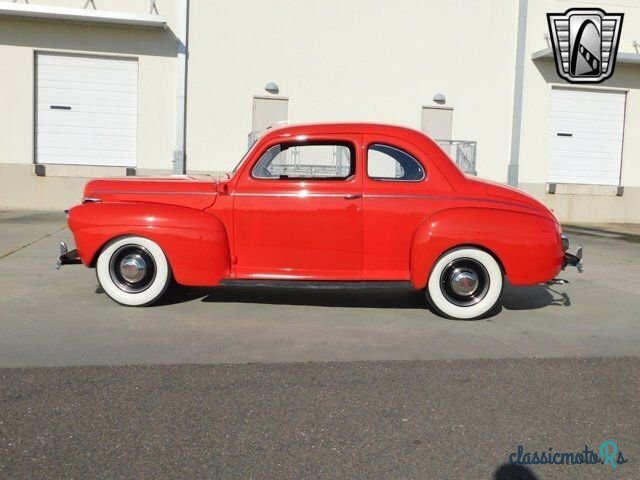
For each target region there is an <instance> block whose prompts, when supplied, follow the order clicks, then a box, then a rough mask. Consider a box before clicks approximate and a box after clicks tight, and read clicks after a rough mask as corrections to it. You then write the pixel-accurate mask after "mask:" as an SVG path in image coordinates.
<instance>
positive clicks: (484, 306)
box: [426, 247, 504, 320]
mask: <svg viewBox="0 0 640 480" xmlns="http://www.w3.org/2000/svg"><path fill="white" fill-rule="evenodd" d="M503 283H504V282H503V275H502V270H501V268H500V265H499V264H498V262H497V261H496V259H495V258H493V256H492V255H490V254H489V253H487V252H485V251H484V250H480V249H478V248H472V247H462V248H456V249H454V250H450V251H449V252H447V253H445V254H444V255H443V256H442V257H440V259H439V260H438V261H437V262H436V264H435V266H434V268H433V271H432V272H431V275H430V276H429V282H428V284H427V290H426V296H427V300H428V301H429V304H430V305H431V307H432V308H433V309H434V310H435V311H436V312H437V313H439V314H441V315H443V316H445V317H449V318H456V319H461V320H471V319H474V318H478V317H481V316H482V315H484V314H486V313H487V312H489V311H491V310H492V309H493V308H495V307H496V305H497V304H498V302H499V300H500V296H501V294H502V286H503Z"/></svg>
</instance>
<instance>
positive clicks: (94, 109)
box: [37, 102, 138, 117]
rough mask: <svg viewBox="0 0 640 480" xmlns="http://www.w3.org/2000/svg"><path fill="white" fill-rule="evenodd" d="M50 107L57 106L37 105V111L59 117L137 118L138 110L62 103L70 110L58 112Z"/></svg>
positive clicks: (49, 104) (112, 106) (113, 106)
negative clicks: (99, 116)
mask: <svg viewBox="0 0 640 480" xmlns="http://www.w3.org/2000/svg"><path fill="white" fill-rule="evenodd" d="M69 103H73V106H71V105H69ZM52 106H58V104H57V103H55V104H54V103H38V107H37V108H38V111H39V112H42V113H43V114H44V113H47V112H52V113H57V114H60V115H74V114H86V113H97V114H106V115H117V116H125V117H127V116H132V117H137V116H138V109H137V108H136V107H125V106H115V105H81V104H78V103H76V102H67V103H64V102H63V103H62V106H63V107H64V108H67V107H71V110H58V109H56V108H51V107H52Z"/></svg>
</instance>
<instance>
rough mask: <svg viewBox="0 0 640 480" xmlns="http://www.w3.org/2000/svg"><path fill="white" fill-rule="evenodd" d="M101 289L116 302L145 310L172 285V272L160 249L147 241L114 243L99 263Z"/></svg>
mask: <svg viewBox="0 0 640 480" xmlns="http://www.w3.org/2000/svg"><path fill="white" fill-rule="evenodd" d="M96 275H97V277H98V282H100V286H101V287H102V289H103V290H104V291H105V293H106V294H107V295H109V297H111V298H112V299H113V300H115V301H116V302H118V303H120V304H122V305H127V306H132V307H142V306H146V305H150V304H152V303H154V302H155V301H157V300H158V299H159V298H160V297H161V296H162V295H163V294H164V292H165V291H166V289H167V287H168V286H169V283H170V281H171V269H170V268H169V262H168V261H167V258H166V256H165V255H164V252H163V251H162V249H161V248H160V246H159V245H158V244H157V243H155V242H153V241H151V240H149V239H147V238H143V237H122V238H118V239H115V240H112V241H111V242H109V243H108V244H107V246H106V247H105V248H104V249H103V250H102V252H101V253H100V256H99V257H98V261H97V263H96Z"/></svg>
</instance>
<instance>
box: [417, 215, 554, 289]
mask: <svg viewBox="0 0 640 480" xmlns="http://www.w3.org/2000/svg"><path fill="white" fill-rule="evenodd" d="M459 246H474V247H477V248H481V249H483V250H486V251H487V252H489V253H491V254H492V255H493V256H494V257H495V258H496V260H498V263H500V264H501V266H502V269H503V271H504V272H505V275H506V276H507V278H508V279H509V282H510V283H511V284H513V285H533V284H536V283H543V282H547V281H549V280H551V279H553V278H554V277H555V276H556V275H557V274H558V272H559V271H560V269H561V268H562V259H563V251H562V245H561V240H560V234H559V231H558V227H557V225H556V224H555V222H553V221H552V220H551V219H549V218H546V217H543V216H539V215H535V214H529V213H522V212H514V211H510V210H501V209H490V208H454V209H448V210H442V211H439V212H437V213H435V214H434V215H432V216H430V217H428V218H427V219H426V220H425V221H424V222H423V223H422V224H421V225H420V226H419V227H418V229H417V230H416V233H415V235H414V238H413V242H412V245H411V257H410V269H411V282H412V283H413V285H414V287H416V288H423V287H425V286H426V285H427V281H428V278H429V275H430V274H431V270H432V268H433V266H434V264H435V263H436V262H437V260H438V258H439V257H440V256H441V255H443V254H444V253H445V252H447V251H448V250H451V249H452V248H455V247H459Z"/></svg>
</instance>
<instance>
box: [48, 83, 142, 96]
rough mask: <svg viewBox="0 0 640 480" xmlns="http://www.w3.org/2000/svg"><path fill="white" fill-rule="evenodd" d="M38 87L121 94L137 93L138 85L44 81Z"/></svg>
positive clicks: (64, 90)
mask: <svg viewBox="0 0 640 480" xmlns="http://www.w3.org/2000/svg"><path fill="white" fill-rule="evenodd" d="M38 87H44V88H52V89H58V90H61V91H63V92H69V90H70V89H71V90H81V91H82V90H84V91H87V92H96V93H102V92H119V93H134V94H135V93H137V91H138V90H137V86H136V85H123V84H118V83H115V82H112V83H109V82H101V83H91V82H77V81H68V80H42V81H41V82H38Z"/></svg>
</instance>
